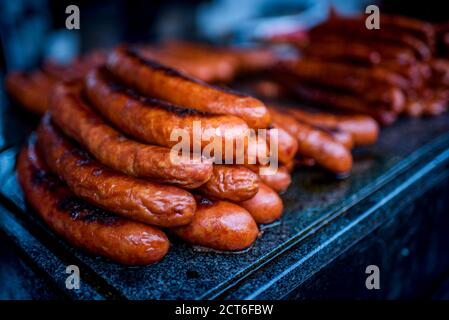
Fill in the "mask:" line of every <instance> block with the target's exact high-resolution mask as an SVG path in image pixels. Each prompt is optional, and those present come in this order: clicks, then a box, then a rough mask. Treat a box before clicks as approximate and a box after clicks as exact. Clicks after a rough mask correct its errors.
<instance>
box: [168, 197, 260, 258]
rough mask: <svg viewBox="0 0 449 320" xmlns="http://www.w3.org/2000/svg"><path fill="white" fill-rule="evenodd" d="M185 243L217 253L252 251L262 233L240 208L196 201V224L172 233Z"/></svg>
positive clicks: (220, 203)
mask: <svg viewBox="0 0 449 320" xmlns="http://www.w3.org/2000/svg"><path fill="white" fill-rule="evenodd" d="M170 230H171V231H172V232H173V233H174V234H176V235H177V236H178V237H180V238H181V239H183V240H184V241H186V242H188V243H190V244H193V245H200V246H204V247H208V248H212V249H217V250H232V251H235V250H242V249H245V248H247V247H249V246H250V245H251V244H252V243H253V242H254V241H255V240H256V237H257V235H258V233H259V229H258V228H257V225H256V222H255V221H254V219H253V217H252V216H251V215H250V214H249V213H248V211H246V210H245V209H243V208H242V207H240V206H238V205H237V204H234V203H231V202H227V201H222V200H210V199H207V198H204V197H198V198H197V211H196V214H195V217H194V218H193V221H192V222H191V223H190V224H188V225H186V226H182V227H177V228H172V229H170Z"/></svg>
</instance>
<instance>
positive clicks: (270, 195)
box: [239, 183, 284, 223]
mask: <svg viewBox="0 0 449 320" xmlns="http://www.w3.org/2000/svg"><path fill="white" fill-rule="evenodd" d="M239 205H240V206H242V207H243V208H245V209H246V210H248V212H249V213H250V214H251V215H252V216H253V218H254V220H255V221H256V222H257V223H270V222H273V221H275V220H277V219H279V218H280V217H281V214H282V210H283V209H284V206H283V203H282V199H281V198H280V197H279V195H278V194H277V193H276V192H275V191H274V190H273V189H271V188H270V187H268V186H267V185H266V184H264V183H260V184H259V191H258V192H257V193H256V195H255V196H254V197H252V198H251V199H249V200H245V201H242V202H239Z"/></svg>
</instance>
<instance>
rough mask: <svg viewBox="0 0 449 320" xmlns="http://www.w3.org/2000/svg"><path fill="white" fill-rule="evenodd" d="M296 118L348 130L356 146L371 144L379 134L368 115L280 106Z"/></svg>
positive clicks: (324, 126)
mask: <svg viewBox="0 0 449 320" xmlns="http://www.w3.org/2000/svg"><path fill="white" fill-rule="evenodd" d="M282 110H283V111H286V112H288V113H289V114H291V115H292V116H293V117H294V118H295V119H296V120H298V121H302V122H305V123H308V124H311V125H316V126H320V127H323V128H328V129H331V130H335V129H336V130H341V131H345V132H349V133H350V134H351V135H352V138H353V139H354V143H355V145H356V146H359V145H367V144H373V143H375V142H376V140H377V138H378V136H379V125H378V124H377V122H376V121H375V120H374V119H373V118H371V117H370V116H365V115H337V114H333V113H327V112H321V111H320V112H308V111H305V110H302V109H300V108H282Z"/></svg>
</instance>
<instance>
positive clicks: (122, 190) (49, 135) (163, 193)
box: [37, 114, 196, 227]
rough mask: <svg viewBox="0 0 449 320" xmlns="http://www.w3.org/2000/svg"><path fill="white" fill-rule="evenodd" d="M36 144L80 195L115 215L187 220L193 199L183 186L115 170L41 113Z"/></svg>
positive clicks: (168, 222)
mask: <svg viewBox="0 0 449 320" xmlns="http://www.w3.org/2000/svg"><path fill="white" fill-rule="evenodd" d="M37 135H38V144H39V147H40V148H41V150H42V154H43V156H44V158H45V161H46V162H47V164H48V166H49V167H50V169H51V170H52V171H53V172H55V173H56V174H57V175H58V176H59V177H60V178H61V180H63V181H64V182H66V183H67V185H68V186H69V188H70V189H71V190H72V191H73V192H74V193H75V194H76V195H77V196H79V197H80V198H82V199H84V200H86V201H88V202H90V203H92V204H95V205H98V206H100V207H102V208H105V209H107V210H109V211H112V212H114V213H116V214H118V215H121V216H124V217H126V218H131V219H133V220H138V221H141V222H145V223H148V224H154V225H158V226H164V227H170V226H179V225H184V224H186V223H189V222H190V221H191V220H192V217H193V215H194V213H195V209H196V208H195V199H194V198H193V196H192V195H191V194H190V193H189V192H187V191H185V190H182V189H179V188H177V187H173V186H165V185H161V184H158V183H153V182H149V181H145V180H139V179H137V178H134V177H129V176H127V175H124V174H121V173H118V172H116V171H113V170H111V169H108V168H107V167H104V166H102V165H101V164H99V163H98V162H97V161H95V160H93V159H91V158H89V156H88V155H87V154H86V153H84V152H83V151H82V150H80V149H78V148H76V147H74V146H73V145H72V144H71V143H70V142H69V141H68V140H67V139H66V138H65V137H64V136H63V135H61V134H60V132H59V131H58V130H57V129H56V128H55V127H54V126H53V125H52V124H51V122H50V117H49V115H48V114H47V115H46V116H44V118H43V120H42V122H41V125H40V126H39V129H38V132H37Z"/></svg>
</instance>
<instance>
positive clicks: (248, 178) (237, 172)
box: [199, 165, 259, 202]
mask: <svg viewBox="0 0 449 320" xmlns="http://www.w3.org/2000/svg"><path fill="white" fill-rule="evenodd" d="M258 189H259V183H258V177H257V174H255V173H254V172H252V171H251V170H249V169H247V168H245V167H243V166H239V165H214V168H213V173H212V176H211V178H210V180H209V181H207V182H206V183H205V184H203V185H202V186H201V187H200V188H199V190H200V191H201V192H202V193H204V194H205V195H207V196H210V197H212V198H217V199H220V200H229V201H234V202H240V201H243V200H247V199H249V198H251V197H253V196H254V195H255V194H256V193H257V190H258Z"/></svg>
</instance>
